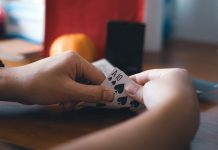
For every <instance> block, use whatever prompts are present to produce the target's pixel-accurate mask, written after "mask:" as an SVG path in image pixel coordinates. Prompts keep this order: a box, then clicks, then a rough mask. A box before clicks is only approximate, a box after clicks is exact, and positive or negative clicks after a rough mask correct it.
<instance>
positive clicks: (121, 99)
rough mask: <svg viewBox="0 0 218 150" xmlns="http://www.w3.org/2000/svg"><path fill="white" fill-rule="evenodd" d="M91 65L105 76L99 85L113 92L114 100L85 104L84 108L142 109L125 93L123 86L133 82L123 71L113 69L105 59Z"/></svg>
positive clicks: (140, 105)
mask: <svg viewBox="0 0 218 150" xmlns="http://www.w3.org/2000/svg"><path fill="white" fill-rule="evenodd" d="M93 65H95V66H96V67H97V68H98V69H99V70H101V71H102V72H103V73H104V74H105V76H106V79H105V80H104V81H103V82H102V83H101V85H104V86H107V87H109V88H111V89H112V90H113V91H114V100H113V101H112V102H108V103H96V104H93V103H85V104H84V106H91V107H97V108H110V109H121V108H129V109H131V110H139V109H143V108H144V105H142V104H140V103H139V102H137V101H136V100H133V99H131V98H130V97H128V96H127V94H126V93H125V90H124V88H125V85H126V84H128V83H129V82H134V81H132V80H131V79H130V78H129V77H128V76H127V75H126V74H125V73H124V72H123V71H121V70H120V69H119V68H116V67H113V66H112V65H111V64H110V63H109V62H108V61H107V60H106V59H101V60H99V61H97V62H94V63H93Z"/></svg>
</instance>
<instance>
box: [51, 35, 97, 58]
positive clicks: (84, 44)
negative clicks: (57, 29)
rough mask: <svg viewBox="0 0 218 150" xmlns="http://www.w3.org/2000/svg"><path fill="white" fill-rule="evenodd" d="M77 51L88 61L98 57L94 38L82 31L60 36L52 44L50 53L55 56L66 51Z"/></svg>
mask: <svg viewBox="0 0 218 150" xmlns="http://www.w3.org/2000/svg"><path fill="white" fill-rule="evenodd" d="M68 50H72V51H74V52H77V53H78V54H79V55H80V56H82V57H83V58H85V59H86V60H87V61H89V62H92V61H94V60H95V58H96V48H95V46H94V43H93V42H92V40H91V39H90V38H89V37H88V36H86V35H85V34H82V33H75V34H65V35H62V36H60V37H58V38H57V39H56V40H55V41H54V42H53V43H52V45H51V47H50V51H49V55H50V56H53V55H56V54H60V53H62V52H64V51H68Z"/></svg>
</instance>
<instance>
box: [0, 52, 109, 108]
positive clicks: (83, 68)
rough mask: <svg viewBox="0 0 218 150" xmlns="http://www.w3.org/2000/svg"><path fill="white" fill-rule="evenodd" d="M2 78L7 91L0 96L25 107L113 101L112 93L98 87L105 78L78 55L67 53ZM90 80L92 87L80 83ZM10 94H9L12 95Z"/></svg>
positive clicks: (15, 69) (16, 70) (7, 71)
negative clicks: (28, 105)
mask: <svg viewBox="0 0 218 150" xmlns="http://www.w3.org/2000/svg"><path fill="white" fill-rule="evenodd" d="M5 69H6V70H4V71H3V73H2V75H3V76H4V77H5V78H4V79H5V82H6V81H7V82H6V83H5V84H6V85H7V86H6V87H7V89H8V91H6V90H5V91H6V92H3V93H4V96H1V97H3V98H5V99H6V100H7V98H8V99H13V100H12V101H18V102H21V103H24V104H41V105H47V104H55V103H59V102H70V101H74V102H78V101H86V102H99V101H112V100H113V92H112V91H111V90H109V89H108V88H106V87H103V86H100V85H99V84H100V83H101V82H102V81H103V80H104V79H105V76H104V75H103V74H102V73H101V72H100V71H99V70H98V69H96V68H95V67H94V66H93V65H92V64H90V63H88V62H87V61H86V60H84V59H83V58H82V57H80V56H79V55H78V54H76V53H73V52H65V53H63V54H60V55H57V56H53V57H48V58H45V59H42V60H39V61H37V62H35V63H32V64H28V65H25V66H22V67H17V68H5ZM84 79H85V80H88V81H90V82H91V84H92V85H85V84H82V83H80V82H78V81H81V80H84ZM9 90H10V91H9ZM1 93H2V92H1Z"/></svg>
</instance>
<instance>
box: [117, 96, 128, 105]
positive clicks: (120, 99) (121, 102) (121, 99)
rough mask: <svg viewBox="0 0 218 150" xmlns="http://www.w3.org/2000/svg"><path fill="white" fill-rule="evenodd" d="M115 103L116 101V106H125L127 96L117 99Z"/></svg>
mask: <svg viewBox="0 0 218 150" xmlns="http://www.w3.org/2000/svg"><path fill="white" fill-rule="evenodd" d="M117 101H118V104H121V105H125V104H126V102H127V96H125V97H120V98H118V99H117Z"/></svg>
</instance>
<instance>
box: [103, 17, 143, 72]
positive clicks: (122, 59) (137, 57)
mask: <svg viewBox="0 0 218 150" xmlns="http://www.w3.org/2000/svg"><path fill="white" fill-rule="evenodd" d="M144 30H145V25H144V24H142V23H134V22H122V21H111V22H109V23H108V26H107V43H106V59H107V60H108V61H109V62H111V63H112V64H113V65H114V66H116V67H118V68H119V69H121V70H123V71H124V72H125V73H126V74H127V75H131V74H135V73H138V72H141V69H142V63H143V62H142V60H143V46H144V44H143V43H144Z"/></svg>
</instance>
